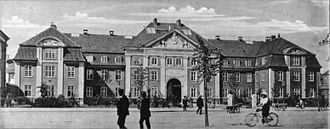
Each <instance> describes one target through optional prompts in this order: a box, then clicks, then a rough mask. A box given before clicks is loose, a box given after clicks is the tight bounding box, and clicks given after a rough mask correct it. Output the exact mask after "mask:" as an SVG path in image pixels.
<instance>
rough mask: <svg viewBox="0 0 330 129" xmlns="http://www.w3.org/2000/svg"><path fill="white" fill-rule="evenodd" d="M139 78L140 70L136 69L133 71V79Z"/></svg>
mask: <svg viewBox="0 0 330 129" xmlns="http://www.w3.org/2000/svg"><path fill="white" fill-rule="evenodd" d="M140 78H141V77H140V72H139V71H138V70H135V71H133V79H134V80H138V79H140Z"/></svg>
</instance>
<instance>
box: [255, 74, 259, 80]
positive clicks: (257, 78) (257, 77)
mask: <svg viewBox="0 0 330 129" xmlns="http://www.w3.org/2000/svg"><path fill="white" fill-rule="evenodd" d="M255 82H259V73H256V75H255Z"/></svg>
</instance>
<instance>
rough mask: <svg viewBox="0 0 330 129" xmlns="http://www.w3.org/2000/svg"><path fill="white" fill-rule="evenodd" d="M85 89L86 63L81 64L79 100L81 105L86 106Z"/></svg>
mask: <svg viewBox="0 0 330 129" xmlns="http://www.w3.org/2000/svg"><path fill="white" fill-rule="evenodd" d="M84 89H85V63H84V62H80V63H79V82H78V98H79V104H80V105H83V104H84Z"/></svg>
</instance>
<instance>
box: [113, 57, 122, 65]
mask: <svg viewBox="0 0 330 129" xmlns="http://www.w3.org/2000/svg"><path fill="white" fill-rule="evenodd" d="M122 62H123V61H122V58H121V56H116V57H115V63H116V64H121V63H122Z"/></svg>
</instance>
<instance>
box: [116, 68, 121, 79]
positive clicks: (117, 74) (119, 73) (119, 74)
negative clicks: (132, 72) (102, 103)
mask: <svg viewBox="0 0 330 129" xmlns="http://www.w3.org/2000/svg"><path fill="white" fill-rule="evenodd" d="M115 73H116V80H121V79H122V74H121V71H120V70H116V71H115Z"/></svg>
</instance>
